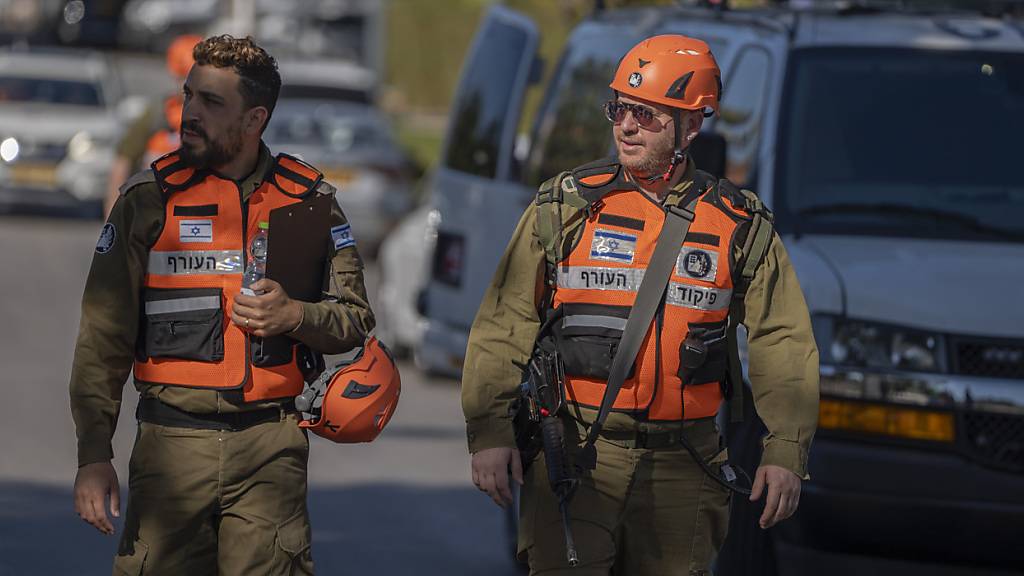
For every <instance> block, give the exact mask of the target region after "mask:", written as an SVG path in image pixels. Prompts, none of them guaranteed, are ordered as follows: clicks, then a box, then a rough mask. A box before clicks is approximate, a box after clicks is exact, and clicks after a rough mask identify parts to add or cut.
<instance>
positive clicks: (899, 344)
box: [813, 315, 947, 372]
mask: <svg viewBox="0 0 1024 576" xmlns="http://www.w3.org/2000/svg"><path fill="white" fill-rule="evenodd" d="M813 324H814V337H815V340H816V341H817V343H818V352H819V354H820V355H821V361H822V363H823V364H832V365H837V366H849V367H858V368H876V369H883V370H904V371H910V372H946V371H947V370H946V343H945V339H944V338H943V336H942V335H941V334H936V333H932V332H927V331H922V330H915V329H912V328H905V327H900V326H893V325H888V324H882V323H878V322H869V321H864V320H853V319H849V318H841V317H837V316H828V315H816V316H815V317H814V319H813Z"/></svg>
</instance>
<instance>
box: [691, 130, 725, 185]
mask: <svg viewBox="0 0 1024 576" xmlns="http://www.w3.org/2000/svg"><path fill="white" fill-rule="evenodd" d="M690 156H691V157H693V161H694V163H695V164H696V165H697V168H699V169H701V170H703V171H705V172H708V173H710V174H711V175H712V176H714V177H715V178H724V177H725V137H724V136H722V135H721V134H718V133H716V132H701V133H699V134H697V137H696V138H694V139H693V143H692V144H690Z"/></svg>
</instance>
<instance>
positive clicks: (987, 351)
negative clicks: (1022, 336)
mask: <svg viewBox="0 0 1024 576" xmlns="http://www.w3.org/2000/svg"><path fill="white" fill-rule="evenodd" d="M952 344H953V346H952V349H953V358H952V360H953V362H952V369H953V370H952V371H953V373H954V374H965V375H970V376H986V377H990V378H1013V379H1017V378H1019V379H1024V342H1021V341H1019V340H1016V341H1014V340H993V339H980V338H978V339H975V338H970V339H968V338H957V339H955V340H954V341H953V343H952ZM1022 384H1024V383H1022Z"/></svg>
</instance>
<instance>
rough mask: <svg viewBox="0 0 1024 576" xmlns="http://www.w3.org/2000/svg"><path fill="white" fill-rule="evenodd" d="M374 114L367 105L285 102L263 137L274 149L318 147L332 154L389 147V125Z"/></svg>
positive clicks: (275, 114) (278, 108) (280, 106)
mask: <svg viewBox="0 0 1024 576" xmlns="http://www.w3.org/2000/svg"><path fill="white" fill-rule="evenodd" d="M374 114H375V113H374V112H373V110H372V109H370V108H369V107H364V106H359V107H355V106H336V105H332V104H327V103H320V104H316V103H311V102H302V101H296V102H287V103H286V102H282V103H281V104H279V105H278V107H277V109H276V110H275V111H274V115H273V117H272V118H271V120H270V124H268V125H267V130H266V132H265V133H264V135H263V137H264V139H265V140H266V141H267V143H268V144H271V145H272V146H274V147H280V146H286V147H287V146H317V147H326V149H327V150H329V151H331V152H347V151H349V150H351V149H353V148H355V147H358V148H360V149H366V148H374V147H380V146H388V145H389V143H390V140H389V138H388V132H387V126H386V124H384V122H383V120H380V119H379V118H377V117H376V116H375V115H374Z"/></svg>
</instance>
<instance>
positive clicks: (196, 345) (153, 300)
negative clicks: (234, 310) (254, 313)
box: [139, 288, 224, 362]
mask: <svg viewBox="0 0 1024 576" xmlns="http://www.w3.org/2000/svg"><path fill="white" fill-rule="evenodd" d="M142 317H143V319H142V322H141V334H140V337H139V344H140V346H139V348H140V349H139V353H140V354H139V355H140V356H141V357H143V358H181V359H184V360H197V361H200V362H219V361H221V360H223V359H224V305H223V296H222V291H221V289H220V288H146V290H145V292H144V293H143V315H142Z"/></svg>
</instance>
